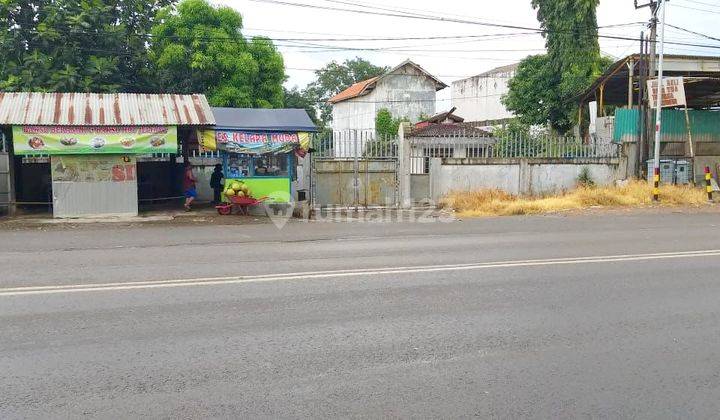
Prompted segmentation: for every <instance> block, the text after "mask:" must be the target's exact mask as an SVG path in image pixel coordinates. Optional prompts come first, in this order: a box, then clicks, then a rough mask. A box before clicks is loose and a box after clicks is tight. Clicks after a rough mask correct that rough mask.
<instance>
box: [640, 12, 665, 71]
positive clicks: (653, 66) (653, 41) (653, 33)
mask: <svg viewBox="0 0 720 420" xmlns="http://www.w3.org/2000/svg"><path fill="white" fill-rule="evenodd" d="M634 1H635V9H642V8H644V7H649V8H650V13H651V14H652V17H651V18H650V23H649V24H648V27H649V28H650V54H649V55H650V66H649V67H650V76H655V72H657V62H656V61H655V54H656V49H655V47H656V45H657V23H658V17H657V13H658V9H659V8H660V2H661V1H662V0H649V2H648V3H645V4H638V1H637V0H634Z"/></svg>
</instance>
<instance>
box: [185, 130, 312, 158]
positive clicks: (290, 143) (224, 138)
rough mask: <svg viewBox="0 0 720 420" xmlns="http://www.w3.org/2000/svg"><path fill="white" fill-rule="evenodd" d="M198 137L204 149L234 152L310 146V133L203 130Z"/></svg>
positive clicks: (272, 151) (278, 150) (264, 151)
mask: <svg viewBox="0 0 720 420" xmlns="http://www.w3.org/2000/svg"><path fill="white" fill-rule="evenodd" d="M211 133H213V134H211ZM198 139H199V142H200V147H201V148H202V149H203V150H217V149H220V150H226V151H228V152H232V153H251V154H262V153H276V152H283V151H291V150H293V149H294V148H296V147H297V146H298V145H299V147H300V148H301V149H304V150H307V149H308V148H309V147H310V134H309V133H279V132H249V131H229V130H203V131H201V133H200V134H199V135H198Z"/></svg>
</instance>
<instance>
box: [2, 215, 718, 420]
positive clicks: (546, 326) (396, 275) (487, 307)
mask: <svg viewBox="0 0 720 420" xmlns="http://www.w3.org/2000/svg"><path fill="white" fill-rule="evenodd" d="M718 269H720V216H718V215H717V214H676V213H670V212H665V213H661V214H645V213H635V214H634V213H628V214H622V213H618V214H611V215H589V216H547V217H511V218H498V219H483V220H465V221H458V222H453V223H396V224H384V223H301V222H294V223H290V224H288V225H287V226H286V227H285V228H284V229H283V230H281V231H279V230H277V229H276V228H275V227H274V226H273V225H270V224H255V225H248V226H237V225H233V226H199V225H188V226H173V225H147V226H139V227H124V226H111V225H108V226H102V225H98V226H95V225H89V226H82V227H78V228H75V229H50V230H49V231H40V230H37V229H28V230H19V231H0V270H2V271H0V337H2V340H0V389H1V390H2V391H1V392H0V418H3V419H12V418H74V417H89V418H140V417H143V418H145V417H153V418H158V417H159V418H177V417H181V418H189V417H192V418H198V417H224V418H241V417H253V418H258V417H260V418H298V417H322V418H338V417H353V418H360V417H403V418H406V417H423V418H438V417H442V418H454V417H480V418H508V417H513V418H576V417H602V418H628V417H633V418H668V417H670V418H712V417H715V416H716V415H717V413H718V411H720V363H718V361H720V281H718V280H717V273H718Z"/></svg>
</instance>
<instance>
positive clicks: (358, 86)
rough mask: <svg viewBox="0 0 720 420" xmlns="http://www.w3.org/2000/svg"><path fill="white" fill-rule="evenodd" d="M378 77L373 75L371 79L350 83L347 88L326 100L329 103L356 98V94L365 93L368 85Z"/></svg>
mask: <svg viewBox="0 0 720 420" xmlns="http://www.w3.org/2000/svg"><path fill="white" fill-rule="evenodd" d="M379 78H380V77H373V78H371V79H367V80H363V81H360V82H357V83H355V84H353V85H351V86H350V87H349V88H347V89H345V90H343V91H342V92H340V93H338V94H337V95H335V96H333V97H332V98H330V99H329V100H328V102H330V103H331V104H336V103H338V102H342V101H344V100H347V99H352V98H357V97H358V96H362V95H365V94H366V93H368V92H367V89H368V87H370V85H372V84H373V83H375V82H376V81H377V80H378V79H379Z"/></svg>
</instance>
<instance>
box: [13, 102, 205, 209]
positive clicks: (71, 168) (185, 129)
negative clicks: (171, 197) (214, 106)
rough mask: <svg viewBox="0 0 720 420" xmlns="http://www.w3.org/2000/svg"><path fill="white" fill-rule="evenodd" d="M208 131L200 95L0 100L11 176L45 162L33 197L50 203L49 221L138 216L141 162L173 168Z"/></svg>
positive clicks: (23, 179) (21, 180) (36, 175)
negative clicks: (191, 138)
mask: <svg viewBox="0 0 720 420" xmlns="http://www.w3.org/2000/svg"><path fill="white" fill-rule="evenodd" d="M213 124H214V119H213V116H212V113H211V111H210V106H209V104H208V103H207V99H206V98H205V96H203V95H151V94H142V95H141V94H124V93H119V94H97V93H35V92H6V93H2V94H0V126H3V127H5V129H6V130H7V131H8V132H9V133H10V134H11V137H12V143H11V144H12V153H13V159H15V158H17V160H16V161H15V168H21V169H22V168H23V167H25V166H29V165H26V164H25V160H26V159H38V160H39V159H42V160H43V162H44V163H43V165H44V166H45V167H47V173H43V174H41V176H42V178H43V183H42V186H43V188H42V189H43V191H41V192H39V194H38V195H41V196H43V197H46V198H45V200H48V201H51V202H52V210H53V216H54V217H86V216H109V215H112V216H133V215H137V214H138V179H142V173H138V165H137V162H138V160H139V159H140V160H142V159H143V158H144V157H147V156H166V157H169V158H172V159H173V160H174V156H175V155H176V154H177V153H178V152H179V150H180V148H179V145H180V142H185V141H186V140H185V137H187V136H188V134H190V133H192V134H194V133H195V131H196V130H197V127H205V126H211V125H213ZM16 174H17V172H16ZM32 175H34V177H35V178H40V176H38V174H37V173H35V172H33V173H32ZM45 178H47V181H45ZM166 178H167V179H163V180H162V182H166V183H172V182H173V181H174V180H173V179H172V178H171V177H166ZM28 180H29V178H28V177H22V178H19V179H18V185H20V186H22V185H23V184H24V183H27V181H28ZM33 185H35V184H33ZM17 190H18V189H15V191H17ZM43 204H44V203H43Z"/></svg>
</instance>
